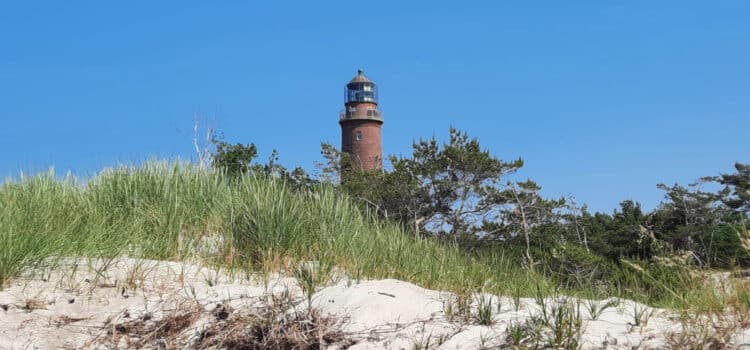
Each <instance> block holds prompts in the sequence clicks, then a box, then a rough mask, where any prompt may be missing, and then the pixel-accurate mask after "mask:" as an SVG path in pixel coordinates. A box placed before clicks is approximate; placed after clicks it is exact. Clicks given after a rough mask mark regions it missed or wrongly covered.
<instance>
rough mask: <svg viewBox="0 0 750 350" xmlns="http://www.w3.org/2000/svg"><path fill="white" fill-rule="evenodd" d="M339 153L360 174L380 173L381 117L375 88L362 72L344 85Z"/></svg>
mask: <svg viewBox="0 0 750 350" xmlns="http://www.w3.org/2000/svg"><path fill="white" fill-rule="evenodd" d="M339 124H341V151H342V152H344V153H346V154H348V155H349V156H350V157H351V161H352V162H351V165H352V166H354V167H356V168H358V169H361V170H375V169H381V168H382V166H383V159H382V158H383V151H382V146H381V132H380V131H381V128H382V126H383V115H382V114H381V113H380V110H379V109H378V87H377V86H375V83H373V82H372V81H371V80H370V79H368V78H367V77H366V76H365V75H364V74H363V73H362V70H359V71H357V76H355V77H354V78H352V80H351V81H349V83H348V84H346V96H345V100H344V110H343V111H341V113H339Z"/></svg>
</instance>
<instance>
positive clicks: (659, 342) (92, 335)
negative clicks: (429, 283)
mask: <svg viewBox="0 0 750 350" xmlns="http://www.w3.org/2000/svg"><path fill="white" fill-rule="evenodd" d="M34 271H35V272H34V275H25V276H23V277H21V278H18V279H16V280H14V281H12V282H11V283H9V285H7V286H6V288H5V289H4V290H3V291H0V306H1V307H2V309H0V349H60V348H75V349H78V348H96V345H95V344H97V343H101V341H98V340H101V338H100V337H102V336H106V331H107V329H106V328H105V327H114V325H116V324H118V323H122V322H125V321H127V320H129V319H135V318H138V317H140V316H142V315H144V314H146V313H148V314H150V315H151V317H152V318H153V319H155V320H158V319H160V318H161V317H163V316H164V315H165V314H168V313H169V312H172V311H173V310H174V309H175V308H178V309H179V308H181V307H184V305H185V302H186V301H190V302H193V303H198V304H199V305H200V307H202V308H203V309H204V310H205V311H206V316H210V311H212V310H213V309H215V308H217V307H218V305H220V304H222V303H224V304H226V305H229V306H230V309H231V310H234V312H237V311H238V310H242V309H243V308H248V307H250V306H251V305H258V304H259V303H264V302H265V300H266V299H265V297H264V296H266V295H268V294H269V293H272V294H281V293H289V294H290V295H291V296H293V297H295V298H299V300H300V304H299V305H298V306H297V307H305V306H306V304H307V301H306V300H304V298H303V297H302V291H301V289H300V288H299V286H298V284H297V283H296V280H294V279H293V278H288V277H284V276H282V275H275V276H271V277H269V278H265V279H263V278H248V277H247V276H228V275H226V274H225V273H222V272H217V271H214V270H211V269H207V268H202V267H198V266H195V265H190V264H187V263H174V262H158V261H150V260H135V259H119V260H115V261H112V262H109V263H108V264H106V267H105V262H104V261H101V260H94V261H86V260H78V261H68V262H66V263H65V264H63V265H59V266H56V267H55V268H53V269H51V270H49V271H44V270H43V269H35V270H34ZM453 297H454V296H453V294H451V293H447V292H440V291H434V290H429V289H424V288H421V287H419V286H416V285H414V284H411V283H407V282H403V281H397V280H370V281H361V282H356V281H352V280H341V281H338V282H336V283H334V284H332V285H330V286H328V287H326V288H323V289H321V290H319V291H318V292H317V293H316V294H315V295H314V297H313V306H314V307H316V308H318V309H320V310H321V311H322V312H323V313H326V314H331V315H333V316H335V317H336V318H338V319H340V320H341V321H342V323H341V325H340V326H341V328H342V329H343V331H344V332H345V333H346V334H347V335H348V336H349V337H350V338H352V339H354V340H355V341H356V344H355V345H353V346H352V347H351V348H350V349H412V348H414V347H415V345H417V344H419V345H429V347H430V348H435V349H479V348H492V347H497V346H500V345H502V344H504V343H505V341H506V337H507V332H506V330H507V328H508V326H509V325H510V324H519V323H523V322H524V321H525V320H527V319H528V318H529V317H530V316H532V315H536V314H538V313H539V312H540V307H539V306H538V305H537V303H536V302H535V301H534V300H533V299H521V300H520V303H519V304H518V309H516V306H515V305H514V303H513V300H511V299H509V298H507V297H497V296H491V295H485V299H487V300H489V299H490V298H491V299H492V302H493V305H492V309H493V320H494V324H493V325H492V326H481V325H478V324H477V322H476V321H475V320H472V319H466V318H460V317H455V318H453V319H452V320H448V318H447V316H446V314H445V310H446V306H445V305H447V304H448V303H449V301H450V300H452V299H453ZM498 302H499V303H500V308H499V312H498V307H497V303H498ZM554 302H555V301H554V300H548V303H549V304H552V303H554ZM601 303H603V302H601ZM574 304H577V305H580V307H581V308H580V310H581V311H580V312H581V314H582V316H583V320H584V329H583V336H582V338H581V340H582V345H583V348H584V349H601V348H607V349H630V348H633V347H634V346H639V348H641V349H649V348H651V349H658V348H662V347H663V346H664V344H665V338H664V336H665V333H666V332H669V331H679V330H680V329H681V326H680V323H679V321H678V320H677V319H676V318H674V317H673V315H671V314H670V313H669V312H667V311H665V310H659V309H651V308H648V307H646V306H645V305H640V304H637V303H634V302H632V301H627V300H621V301H619V306H617V307H613V308H610V309H607V310H606V311H604V312H603V313H602V314H601V316H600V317H599V318H598V319H597V320H593V319H592V318H591V317H590V315H589V313H588V311H587V309H586V308H585V307H584V304H585V301H583V302H581V303H577V302H576V301H575V300H574ZM476 307H477V301H476V300H475V301H474V303H473V304H472V308H473V310H474V311H472V312H473V313H476ZM639 308H642V309H645V310H648V311H646V312H647V313H649V314H651V315H652V316H651V317H650V318H649V320H648V322H647V324H645V325H643V326H633V325H632V323H633V319H634V318H633V312H634V310H636V309H639ZM205 324H206V321H205V317H203V318H201V319H200V320H198V321H196V322H195V323H194V324H193V325H192V326H191V327H189V328H188V329H186V330H185V331H183V332H182V333H181V337H180V339H181V341H184V344H183V346H188V345H190V342H192V341H194V340H195V338H196V336H197V334H199V333H200V331H201V330H202V327H203V326H205ZM105 325H106V326H105ZM97 337H99V338H97ZM748 342H750V333H748V331H747V330H741V331H738V332H737V334H736V335H735V338H734V343H735V345H737V346H739V345H740V344H744V343H748ZM120 347H121V348H124V347H126V346H125V344H120ZM100 348H101V347H100Z"/></svg>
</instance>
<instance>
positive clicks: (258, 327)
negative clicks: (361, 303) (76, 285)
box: [73, 296, 353, 350]
mask: <svg viewBox="0 0 750 350" xmlns="http://www.w3.org/2000/svg"><path fill="white" fill-rule="evenodd" d="M263 301H264V302H263V303H262V305H260V306H257V307H254V308H249V309H247V310H243V311H234V310H232V309H231V308H230V307H229V306H228V305H224V304H222V305H219V306H217V307H216V308H214V309H213V310H211V311H210V312H209V311H206V309H205V308H203V307H202V306H201V305H200V304H198V303H196V302H195V301H187V300H185V301H180V302H177V303H176V304H175V307H174V308H173V309H172V311H171V312H169V313H168V314H166V315H165V316H164V317H161V318H155V317H153V316H152V315H151V314H144V315H142V316H140V317H137V318H134V319H130V320H128V321H125V322H120V323H115V322H107V323H106V324H105V325H104V327H103V329H102V333H101V334H100V335H99V336H98V337H95V338H94V339H93V340H92V341H91V342H90V343H89V344H87V345H88V346H93V345H102V346H105V347H107V348H127V349H142V348H151V349H165V350H168V349H206V348H213V349H216V348H219V349H250V350H254V349H324V348H326V347H327V346H329V345H333V344H335V345H337V346H338V348H339V349H345V348H347V347H348V346H350V345H352V344H353V342H352V341H351V340H348V339H347V337H346V335H345V334H344V333H343V332H342V331H341V330H340V328H339V327H338V326H339V325H340V322H338V321H337V320H336V319H334V318H333V317H331V316H327V315H323V314H321V313H320V312H319V311H318V310H315V309H304V310H302V311H299V309H298V308H296V307H295V306H296V305H298V304H299V302H300V300H291V299H289V298H288V297H284V296H269V297H264V298H263ZM73 321H75V320H73ZM199 321H200V322H199Z"/></svg>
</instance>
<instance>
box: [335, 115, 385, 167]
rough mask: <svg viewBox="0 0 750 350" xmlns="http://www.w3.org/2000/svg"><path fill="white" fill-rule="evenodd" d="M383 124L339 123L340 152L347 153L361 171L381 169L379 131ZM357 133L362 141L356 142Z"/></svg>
mask: <svg viewBox="0 0 750 350" xmlns="http://www.w3.org/2000/svg"><path fill="white" fill-rule="evenodd" d="M382 126H383V123H382V122H379V121H376V120H359V119H355V120H347V121H343V122H342V123H341V151H342V152H346V153H349V154H350V155H351V156H352V159H353V160H354V161H355V164H357V165H359V166H360V167H362V169H367V170H373V169H380V168H382V167H383V151H382V145H381V129H382ZM357 131H360V132H362V140H359V141H358V140H357V136H356V135H357Z"/></svg>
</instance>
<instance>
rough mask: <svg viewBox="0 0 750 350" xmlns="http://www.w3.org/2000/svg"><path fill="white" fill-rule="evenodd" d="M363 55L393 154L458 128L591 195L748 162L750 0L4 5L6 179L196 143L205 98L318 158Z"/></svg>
mask: <svg viewBox="0 0 750 350" xmlns="http://www.w3.org/2000/svg"><path fill="white" fill-rule="evenodd" d="M360 67H361V68H363V69H364V70H365V73H366V74H367V75H368V76H370V77H371V78H372V79H374V80H375V81H376V83H378V84H379V87H380V102H381V104H380V105H381V109H382V110H383V112H384V117H385V125H384V137H383V143H384V152H385V153H395V154H406V153H408V152H409V151H410V147H411V142H412V140H413V139H414V138H419V137H431V136H433V135H434V136H438V137H439V138H444V137H445V136H446V135H447V131H448V127H449V126H450V125H454V126H456V127H458V128H461V129H463V130H466V131H468V132H469V134H470V135H472V136H476V137H478V138H479V139H480V141H481V142H482V144H483V145H484V146H485V147H487V148H488V149H490V150H491V152H492V153H494V154H495V155H498V156H500V157H501V158H505V159H512V158H515V157H518V156H521V157H522V158H523V159H524V160H525V161H526V166H525V167H524V169H523V170H522V171H521V172H520V176H522V177H530V178H533V179H535V180H537V182H539V183H540V184H541V185H542V186H543V187H544V190H543V191H544V193H545V194H547V195H550V196H558V195H564V194H574V195H576V197H577V198H578V201H579V203H580V202H585V203H588V204H589V205H590V207H591V208H592V209H595V210H605V211H610V210H612V209H613V208H615V207H616V206H617V204H618V203H619V202H620V201H621V200H623V199H627V198H632V199H635V200H638V201H640V202H642V203H643V205H644V207H646V208H653V207H654V206H656V205H657V204H658V203H659V201H660V200H661V199H662V194H661V193H660V192H659V191H658V190H657V189H656V187H655V185H656V184H657V183H659V182H666V183H674V182H680V183H687V182H689V181H691V180H693V179H695V178H697V177H700V176H704V175H713V174H717V173H719V172H728V171H731V170H732V165H733V163H734V162H735V161H741V162H750V139H749V138H748V130H750V2H748V1H744V0H742V1H685V0H680V1H537V2H532V1H513V2H511V1H487V2H483V3H480V2H469V1H466V2H458V1H451V2H446V3H441V2H439V1H429V2H421V3H417V2H411V1H398V2H389V1H347V2H337V3H333V2H324V1H304V2H303V1H300V2H297V3H294V2H282V1H273V2H272V1H268V2H263V3H262V4H261V2H251V1H242V2H240V1H200V2H197V1H174V2H167V1H127V2H111V1H90V2H77V1H48V2H36V1H6V2H3V3H2V4H0V121H1V122H2V123H1V124H0V177H5V176H15V175H17V174H18V173H19V172H20V171H24V172H38V171H40V170H45V169H47V168H48V167H49V166H54V167H55V169H56V171H57V172H58V173H64V172H67V171H72V172H74V173H75V174H77V175H80V176H89V175H91V174H94V173H95V172H96V171H97V170H99V169H101V168H102V167H104V166H109V165H115V164H119V163H128V164H132V163H138V162H141V161H143V160H146V159H149V158H150V157H158V158H173V157H177V156H179V157H182V158H189V157H192V156H193V153H192V145H191V138H192V123H193V115H194V114H195V113H202V114H203V115H204V116H205V117H208V119H209V120H211V121H212V123H213V124H214V125H215V126H216V127H217V128H218V129H220V130H222V131H223V132H224V133H225V135H226V138H227V139H228V140H229V141H238V142H254V143H256V145H258V147H259V148H260V150H261V152H262V157H263V158H265V157H266V155H267V154H268V153H269V152H270V151H271V149H272V148H277V149H278V150H279V152H280V155H281V161H282V163H284V164H286V165H288V166H293V165H302V166H304V167H306V168H307V169H311V170H312V168H313V162H314V161H316V160H320V155H319V144H320V142H321V141H328V142H331V143H334V144H337V145H338V142H339V141H338V139H339V126H338V123H337V121H338V119H337V118H338V111H339V110H340V109H341V108H342V103H343V86H344V84H345V83H346V82H347V81H348V80H349V79H350V78H351V77H352V76H353V75H354V74H355V73H356V69H357V68H360Z"/></svg>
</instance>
